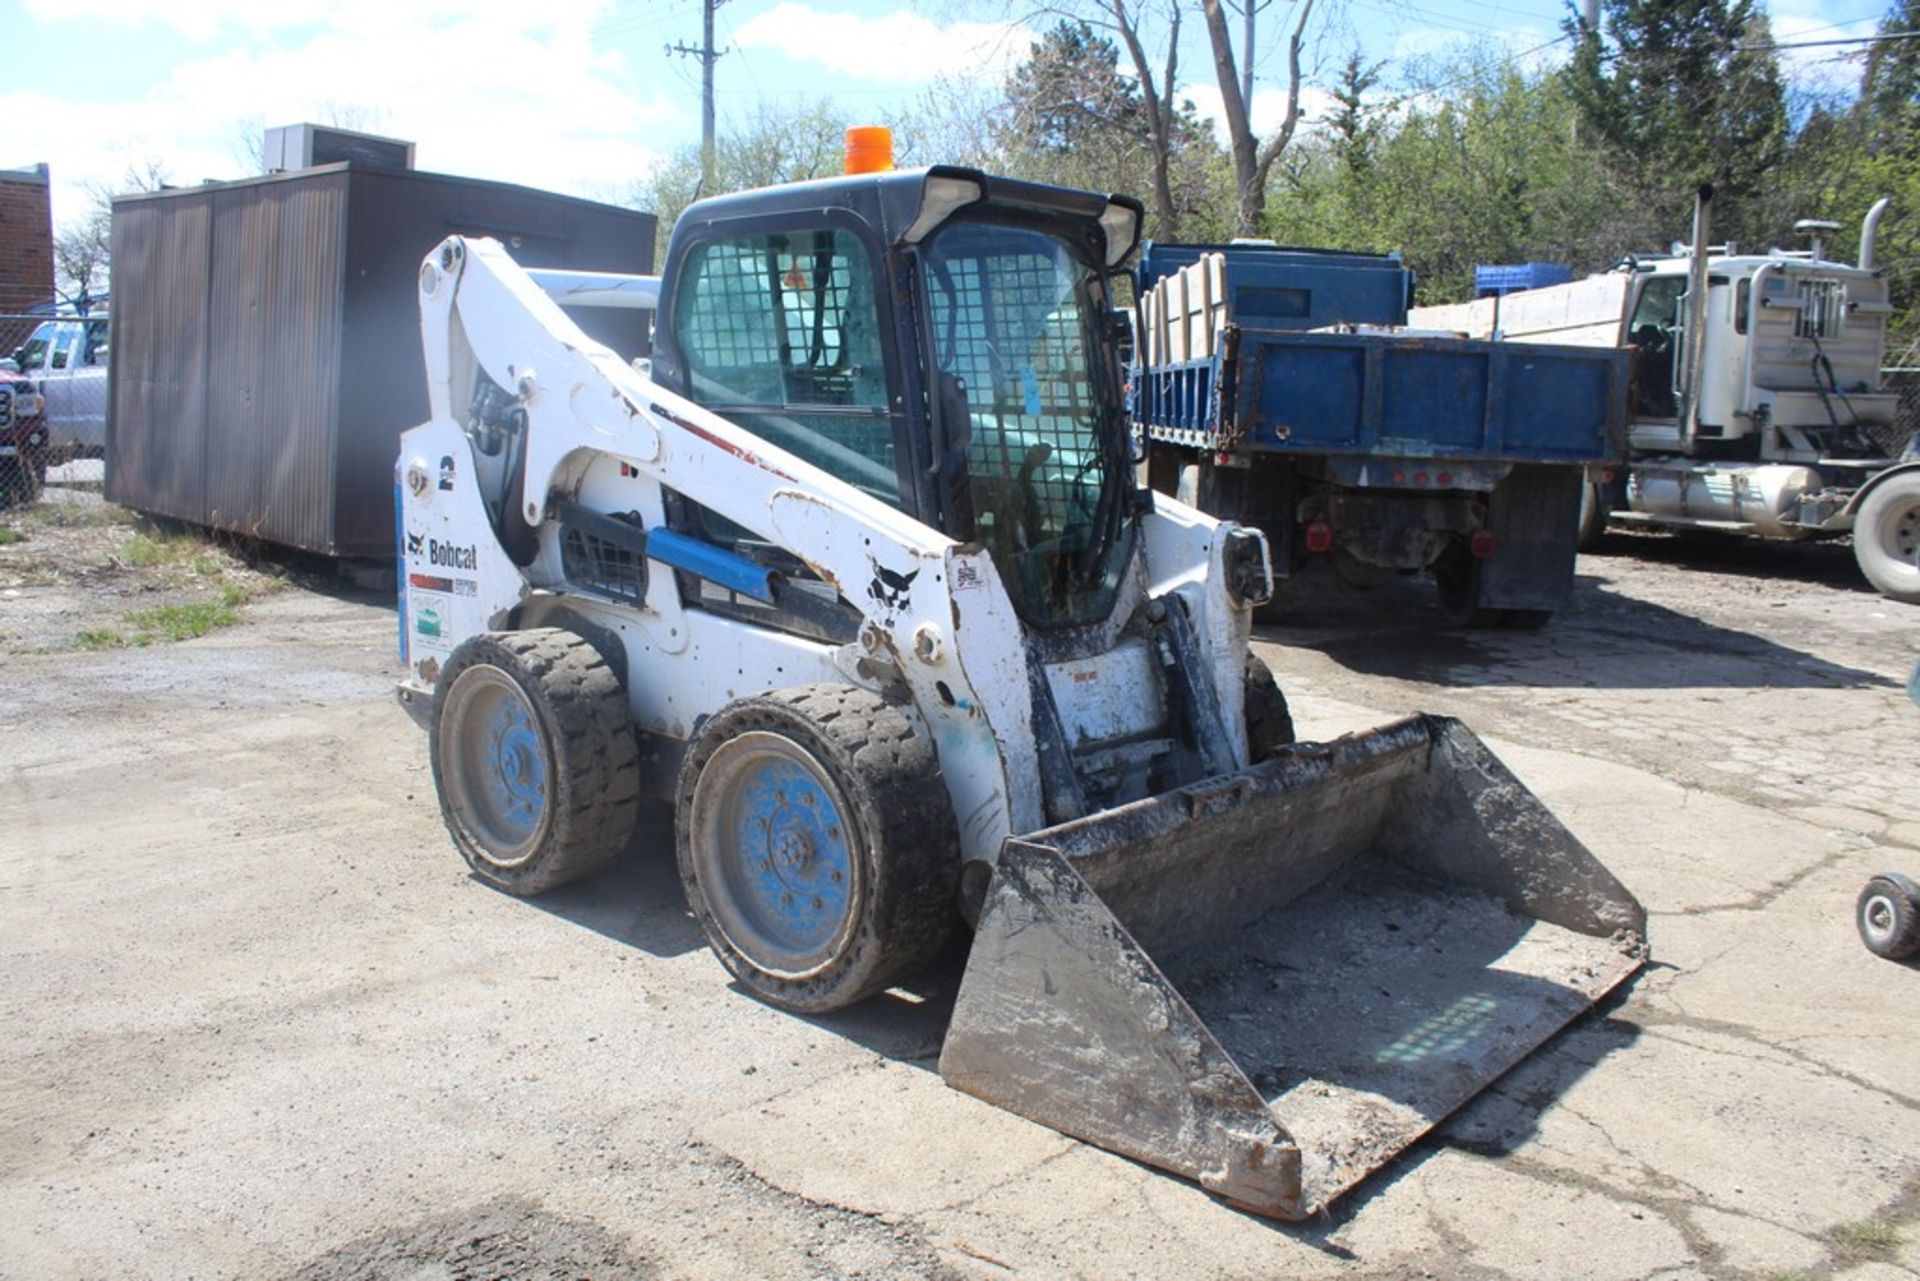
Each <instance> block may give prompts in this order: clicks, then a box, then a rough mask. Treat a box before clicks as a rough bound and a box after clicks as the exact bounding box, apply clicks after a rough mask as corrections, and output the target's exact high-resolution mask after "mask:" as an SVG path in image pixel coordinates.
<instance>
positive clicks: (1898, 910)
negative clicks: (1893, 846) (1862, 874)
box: [1853, 872, 1920, 961]
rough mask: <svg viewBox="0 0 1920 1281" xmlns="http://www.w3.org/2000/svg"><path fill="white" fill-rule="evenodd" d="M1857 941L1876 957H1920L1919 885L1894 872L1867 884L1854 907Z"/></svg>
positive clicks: (1901, 959)
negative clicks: (1857, 932) (1858, 932)
mask: <svg viewBox="0 0 1920 1281" xmlns="http://www.w3.org/2000/svg"><path fill="white" fill-rule="evenodd" d="M1853 919H1854V925H1855V926H1856V927H1857V928H1858V929H1859V931H1860V941H1861V942H1862V943H1865V944H1866V945H1867V950H1868V951H1869V952H1872V953H1873V954H1874V955H1875V956H1884V957H1886V958H1887V959H1888V960H1889V961H1904V960H1906V959H1907V958H1908V957H1910V956H1917V955H1920V885H1916V884H1915V883H1914V882H1913V881H1911V880H1909V879H1908V878H1907V877H1904V876H1900V875H1898V874H1897V873H1893V872H1883V873H1882V874H1881V875H1879V876H1876V877H1874V878H1873V879H1872V880H1870V881H1868V882H1867V885H1866V888H1865V889H1863V890H1861V891H1860V898H1859V899H1858V901H1856V902H1855V904H1854V911H1853Z"/></svg>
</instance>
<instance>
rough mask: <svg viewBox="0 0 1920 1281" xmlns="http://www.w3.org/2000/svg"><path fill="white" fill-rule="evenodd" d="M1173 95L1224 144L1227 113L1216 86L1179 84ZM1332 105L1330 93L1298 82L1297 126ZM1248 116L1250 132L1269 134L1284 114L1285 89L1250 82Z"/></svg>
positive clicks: (1322, 114) (1261, 135)
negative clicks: (1298, 114)
mask: <svg viewBox="0 0 1920 1281" xmlns="http://www.w3.org/2000/svg"><path fill="white" fill-rule="evenodd" d="M1175 98H1176V99H1185V100H1186V101H1188V102H1191V103H1192V104H1193V107H1194V110H1195V111H1197V112H1199V113H1200V118H1201V119H1202V120H1205V121H1207V122H1208V123H1209V124H1211V125H1212V126H1213V135H1214V137H1215V138H1217V139H1218V140H1219V142H1220V145H1221V146H1223V147H1224V146H1226V145H1227V113H1226V109H1225V107H1223V106H1222V105H1221V101H1222V100H1221V97H1220V86H1218V85H1213V84H1200V83H1195V84H1188V85H1181V86H1180V88H1179V90H1178V91H1177V93H1176V94H1175ZM1333 107H1334V101H1333V95H1332V94H1331V93H1329V92H1328V91H1327V90H1325V89H1322V88H1319V87H1318V86H1316V85H1302V86H1301V88H1300V128H1301V130H1302V132H1304V131H1305V129H1306V127H1307V125H1308V124H1309V122H1311V121H1315V120H1319V119H1322V118H1324V117H1325V116H1326V115H1327V113H1328V112H1330V111H1332V110H1333ZM1249 114H1250V115H1251V116H1252V124H1253V136H1254V137H1256V138H1260V139H1262V140H1264V139H1266V138H1268V137H1270V136H1272V134H1273V131H1274V130H1276V129H1278V128H1279V127H1280V122H1281V121H1282V120H1285V119H1286V117H1287V91H1286V90H1285V89H1284V88H1281V87H1280V86H1278V85H1273V86H1267V85H1262V84H1260V83H1259V82H1257V81H1256V82H1255V83H1254V86H1253V110H1252V111H1251V112H1250V113H1249Z"/></svg>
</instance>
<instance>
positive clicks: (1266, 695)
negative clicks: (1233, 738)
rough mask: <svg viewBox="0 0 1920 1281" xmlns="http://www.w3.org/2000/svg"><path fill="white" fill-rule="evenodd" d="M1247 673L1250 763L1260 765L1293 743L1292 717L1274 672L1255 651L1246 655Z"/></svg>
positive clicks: (1246, 718) (1246, 716)
mask: <svg viewBox="0 0 1920 1281" xmlns="http://www.w3.org/2000/svg"><path fill="white" fill-rule="evenodd" d="M1246 672H1247V679H1246V706H1245V720H1246V723H1247V759H1248V760H1249V761H1251V762H1253V763H1254V764H1258V763H1259V762H1261V761H1264V760H1266V759H1267V758H1268V757H1269V756H1272V755H1273V754H1274V752H1275V751H1276V750H1278V749H1279V748H1282V747H1286V746H1288V745H1290V744H1291V743H1293V742H1294V737H1293V713H1292V712H1290V711H1288V710H1287V696H1286V695H1285V694H1283V693H1281V692H1280V682H1279V681H1276V680H1275V679H1274V678H1273V670H1272V669H1271V668H1269V667H1268V666H1267V665H1266V663H1265V661H1264V660H1262V659H1260V658H1259V657H1257V656H1256V655H1255V654H1254V652H1253V651H1252V650H1248V651H1247V664H1246Z"/></svg>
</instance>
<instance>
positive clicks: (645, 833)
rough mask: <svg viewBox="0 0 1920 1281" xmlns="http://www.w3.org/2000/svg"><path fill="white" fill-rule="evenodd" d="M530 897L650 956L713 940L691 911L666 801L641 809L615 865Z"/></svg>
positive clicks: (676, 952)
mask: <svg viewBox="0 0 1920 1281" xmlns="http://www.w3.org/2000/svg"><path fill="white" fill-rule="evenodd" d="M526 902H527V903H528V904H529V905H530V906H532V907H537V908H539V909H540V910H541V911H543V912H551V913H553V915H555V916H558V917H560V918H562V919H563V920H568V921H572V922H573V923H574V924H575V925H579V926H584V927H585V928H587V929H589V930H592V931H593V932H594V933H595V934H600V935H604V936H605V937H607V938H609V939H612V940H613V941H614V942H616V943H622V944H625V945H626V946H628V947H631V948H636V949H638V950H639V951H642V952H645V953H646V954H647V955H648V956H657V957H662V958H666V957H674V956H681V955H684V954H685V953H688V952H692V951H696V950H698V949H702V948H705V947H706V945H707V940H706V936H705V935H703V934H702V933H701V932H700V926H699V923H698V922H696V921H695V920H694V919H693V917H692V915H691V914H690V913H689V912H688V911H687V896H686V893H685V892H684V891H683V890H682V889H681V888H680V869H679V867H678V865H677V864H675V862H674V858H673V814H672V811H670V810H669V809H667V808H666V807H665V806H664V805H662V806H655V807H650V808H648V809H645V810H643V811H642V812H641V815H640V822H639V824H638V826H637V828H636V829H635V831H634V835H633V839H632V840H631V841H629V842H628V843H627V848H626V850H625V852H623V853H622V854H621V855H620V857H619V859H617V860H616V861H615V862H614V864H613V866H612V867H610V868H608V869H607V870H606V871H604V872H602V873H601V874H600V875H598V876H592V877H588V878H587V879H586V880H584V881H581V882H579V883H577V884H574V885H567V886H562V887H561V888H560V889H557V890H554V891H552V892H551V893H547V894H542V895H541V896H540V897H538V898H533V899H528V900H526ZM714 964H715V965H716V966H718V965H719V964H720V962H718V961H715V962H714Z"/></svg>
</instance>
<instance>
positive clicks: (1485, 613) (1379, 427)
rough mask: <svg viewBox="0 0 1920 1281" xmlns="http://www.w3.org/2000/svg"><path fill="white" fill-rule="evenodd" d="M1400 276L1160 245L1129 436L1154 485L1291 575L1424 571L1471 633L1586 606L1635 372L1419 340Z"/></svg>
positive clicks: (1139, 286)
mask: <svg viewBox="0 0 1920 1281" xmlns="http://www.w3.org/2000/svg"><path fill="white" fill-rule="evenodd" d="M1413 285H1414V276H1413V273H1412V272H1411V271H1410V270H1408V269H1407V267H1406V266H1405V264H1404V263H1403V262H1402V261H1401V260H1400V257H1399V255H1397V254H1360V253H1346V252H1333V251H1326V250H1315V249H1291V248H1279V247H1276V246H1273V245H1268V244H1233V245H1172V244H1149V245H1147V246H1146V249H1145V251H1144V253H1143V254H1142V256H1141V259H1140V265H1139V267H1138V268H1137V269H1136V275H1135V313H1134V319H1135V343H1134V360H1133V406H1134V410H1133V412H1134V418H1135V421H1136V425H1137V427H1138V430H1139V431H1140V433H1141V435H1142V437H1143V442H1142V443H1143V447H1144V450H1145V454H1146V460H1147V472H1148V483H1149V484H1151V485H1152V486H1153V487H1154V488H1155V489H1157V490H1160V491H1161V492H1163V493H1167V494H1171V495H1174V496H1175V497H1178V498H1181V499H1184V500H1185V501H1187V502H1189V503H1192V504H1193V505H1195V506H1198V507H1200V508H1202V509H1204V510H1206V511H1208V512H1211V513H1213V514H1215V515H1219V516H1226V517H1230V518H1233V519H1235V520H1239V521H1242V522H1243V523H1246V524H1250V525H1254V526H1257V527H1259V528H1261V529H1262V530H1264V531H1265V532H1266V534H1267V537H1268V540H1269V543H1270V545H1271V547H1272V550H1273V558H1274V568H1275V571H1276V572H1277V573H1279V574H1283V575H1284V574H1290V573H1294V572H1297V571H1298V570H1300V569H1301V568H1302V567H1303V566H1304V565H1305V564H1306V563H1307V561H1308V559H1309V558H1311V557H1325V558H1326V559H1327V560H1328V561H1329V562H1330V563H1331V566H1332V568H1333V569H1334V570H1335V571H1336V572H1337V573H1338V574H1339V575H1340V576H1341V577H1342V578H1344V579H1345V580H1346V581H1348V582H1350V583H1352V584H1354V585H1355V586H1360V587H1367V586H1377V585H1378V584H1380V583H1382V582H1384V581H1386V580H1387V579H1389V578H1390V577H1392V576H1394V575H1395V574H1397V573H1413V572H1418V571H1421V570H1427V571H1430V572H1431V573H1432V574H1433V577H1434V580H1435V582H1436V584H1437V585H1438V587H1439V596H1440V603H1441V607H1442V609H1443V610H1444V612H1445V613H1446V615H1447V616H1448V618H1450V619H1451V620H1452V621H1454V622H1456V623H1460V624H1464V625H1468V626H1508V627H1537V626H1539V625H1540V624H1542V623H1544V622H1546V621H1547V619H1548V618H1549V617H1551V616H1552V614H1553V612H1554V611H1555V610H1556V609H1558V608H1560V607H1561V606H1562V605H1564V604H1565V603H1566V601H1567V598H1568V595H1569V593H1570V592H1571V590H1572V586H1573V563H1574V552H1575V542H1576V540H1577V537H1578V525H1579V513H1580V498H1581V486H1582V483H1583V473H1584V468H1585V467H1586V465H1587V464H1589V463H1601V462H1606V461H1608V460H1612V459H1617V458H1618V457H1620V455H1621V452H1622V450H1623V448H1624V432H1625V423H1626V414H1627V376H1628V365H1627V362H1628V357H1629V352H1628V351H1627V350H1626V349H1624V348H1573V347H1564V346H1549V345H1544V344H1524V343H1505V342H1501V343H1495V342H1479V341H1469V340H1467V339H1465V338H1463V337H1461V336H1459V335H1456V334H1447V333H1442V332H1438V331H1421V330H1409V329H1405V328H1403V327H1402V326H1404V325H1405V323H1406V317H1407V308H1408V305H1409V303H1410V302H1411V298H1412V293H1413Z"/></svg>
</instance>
